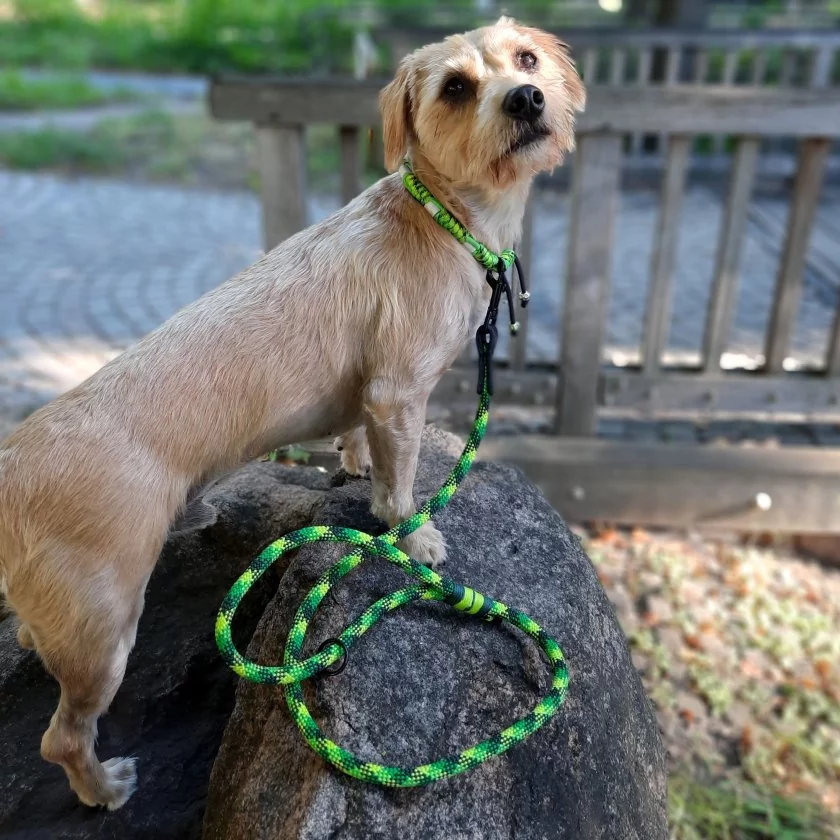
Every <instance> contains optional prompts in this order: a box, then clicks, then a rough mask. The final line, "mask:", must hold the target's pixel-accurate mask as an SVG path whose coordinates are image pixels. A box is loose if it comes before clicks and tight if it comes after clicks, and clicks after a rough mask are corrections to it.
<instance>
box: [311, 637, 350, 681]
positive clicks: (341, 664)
mask: <svg viewBox="0 0 840 840" xmlns="http://www.w3.org/2000/svg"><path fill="white" fill-rule="evenodd" d="M330 645H338V646H339V647H340V648H341V659H339V660H338V662H333V664H332V665H327V667H326V668H324V670H323V671H321V673H322V674H325V675H326V676H328V677H337V676H338V675H339V674H340V673H341V672H342V671H343V670H344V669H345V668H346V667H347V646H346V645H345V644H344V642H342V641H341V639H326V640H325V641H324V642H323V643H322V644H321V647H319V648H318V650H317V653H322V652H323V651H324V650H326V649H327V648H328V647H329V646H330Z"/></svg>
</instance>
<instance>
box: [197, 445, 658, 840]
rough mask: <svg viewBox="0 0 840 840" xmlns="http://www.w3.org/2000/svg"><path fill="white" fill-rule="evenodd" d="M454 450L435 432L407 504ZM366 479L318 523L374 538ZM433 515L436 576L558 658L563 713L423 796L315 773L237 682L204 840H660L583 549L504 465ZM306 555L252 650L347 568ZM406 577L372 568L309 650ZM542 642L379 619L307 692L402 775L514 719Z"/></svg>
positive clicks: (428, 614) (476, 477) (272, 650)
mask: <svg viewBox="0 0 840 840" xmlns="http://www.w3.org/2000/svg"><path fill="white" fill-rule="evenodd" d="M459 451H460V444H459V443H458V441H457V440H456V439H454V438H452V437H451V436H449V435H446V434H444V433H441V432H437V431H434V430H432V429H427V431H426V434H425V436H424V445H423V452H422V455H421V468H420V471H419V474H418V480H417V484H416V486H415V493H416V495H417V496H418V498H425V497H427V496H428V495H430V494H431V493H433V492H434V491H435V490H436V489H437V487H438V486H439V484H440V483H441V481H442V480H443V478H444V476H445V475H446V473H447V471H448V469H449V468H450V467H451V465H452V464H453V463H454V460H455V457H456V456H457V454H458V453H459ZM369 493H370V485H369V483H368V482H367V481H364V480H350V481H348V482H347V483H345V484H344V485H343V486H340V487H337V488H336V489H334V490H332V491H331V492H330V493H329V494H328V495H327V497H326V500H325V504H324V507H323V509H322V510H321V511H320V513H319V519H318V522H325V523H332V524H341V525H350V526H353V527H358V528H363V529H366V530H373V532H381V530H382V526H381V523H377V522H376V520H374V519H372V517H371V516H370V514H369V512H368V503H369ZM437 522H438V524H439V526H440V528H441V530H442V531H443V533H444V535H445V536H446V538H447V540H448V543H449V560H448V564H447V566H446V569H445V571H446V573H447V574H449V575H450V576H452V577H454V578H455V579H456V580H459V581H461V582H464V583H467V584H469V585H471V586H474V587H475V588H477V589H478V590H479V591H481V592H484V593H486V594H488V595H491V596H493V597H497V598H499V599H501V600H502V601H504V602H505V603H508V604H510V605H512V606H517V607H519V608H521V609H523V610H525V611H526V612H527V613H528V614H529V615H531V616H532V617H533V618H534V619H535V620H536V621H538V622H539V623H540V624H542V626H543V627H545V628H546V630H547V631H548V632H549V633H550V634H552V635H553V636H554V637H555V638H556V639H557V640H558V641H559V642H560V644H561V646H562V647H563V649H564V651H565V653H566V656H567V658H568V660H569V664H570V670H571V675H572V683H571V687H570V691H569V694H568V697H567V701H566V704H565V706H564V708H563V709H562V710H561V712H560V714H559V715H558V716H557V717H556V718H555V719H553V720H552V721H551V722H549V723H548V724H547V725H546V726H545V727H544V728H543V729H542V730H540V731H539V732H538V733H536V734H535V735H533V736H532V737H531V738H529V739H528V740H526V741H525V742H524V743H522V744H520V745H518V746H516V747H514V748H513V749H511V750H510V751H509V752H508V753H506V754H505V755H504V756H501V757H498V758H494V759H491V760H490V761H488V762H487V763H486V764H484V765H482V766H481V767H479V768H478V769H476V770H474V771H472V772H470V773H467V774H465V775H462V776H459V777H457V778H455V779H451V780H447V781H443V782H438V783H436V784H433V785H431V786H429V787H426V788H420V789H414V790H407V791H392V790H385V789H383V788H380V787H376V786H372V785H365V784H363V783H361V782H357V781H355V780H353V779H351V778H349V777H346V776H344V775H343V774H341V773H339V772H337V771H334V770H333V769H332V768H330V767H328V766H327V765H325V764H324V763H323V762H322V760H321V759H320V758H319V757H317V756H316V755H315V754H314V753H313V752H312V751H311V750H310V749H309V748H308V746H307V745H306V744H305V743H304V742H303V741H302V739H301V737H300V735H299V734H298V731H297V729H296V727H295V726H294V723H293V722H292V720H291V718H290V716H289V714H288V711H287V709H286V705H285V700H284V696H283V693H282V691H281V690H278V689H276V688H270V687H266V686H255V685H252V684H248V683H244V682H243V683H241V684H240V686H239V687H238V689H237V700H236V707H235V710H234V712H233V715H232V717H231V720H230V723H229V724H228V727H227V730H226V732H225V736H224V741H223V743H222V748H221V751H220V753H219V756H218V758H217V760H216V763H215V765H214V768H213V774H212V777H211V783H210V791H209V795H208V802H207V811H206V814H205V821H204V838H205V840H239V838H266V839H268V838H271V839H272V840H275V838H276V840H286V838H289V840H291V839H292V838H294V840H327V838H330V840H353V839H354V838H360V839H361V838H366V840H367V838H383V840H384V839H385V838H387V839H388V840H391V838H394V837H400V838H404V839H405V840H410V838H432V837H447V838H451V839H452V840H459V839H460V838H474V837H476V838H477V837H480V838H482V840H496V838H499V839H500V840H501V838H511V837H513V838H516V840H530V838H534V840H536V838H575V840H588V838H614V840H633V839H634V838H639V840H660V838H665V837H667V827H666V797H665V785H666V771H665V758H664V752H663V748H662V744H661V741H660V735H659V731H658V728H657V724H656V720H655V717H654V714H653V711H652V708H651V706H650V704H649V702H648V700H647V699H646V697H645V695H644V693H643V690H642V686H641V682H640V680H639V677H638V675H637V674H636V672H635V670H634V668H633V666H632V663H631V661H630V657H629V654H628V649H627V643H626V641H625V638H624V636H623V635H622V633H621V631H620V629H619V627H618V624H617V622H616V619H615V615H614V612H613V609H612V607H611V606H610V604H609V602H608V601H607V599H606V596H605V595H604V592H603V590H602V588H601V586H600V584H599V583H598V580H597V578H596V575H595V572H594V570H593V568H592V565H591V564H590V562H589V560H588V559H587V557H586V556H585V554H584V553H583V552H582V550H581V548H580V546H579V543H578V540H577V538H576V537H574V536H573V535H572V534H571V532H570V531H569V530H568V529H567V528H566V526H565V524H564V523H563V522H562V520H561V519H560V517H559V516H558V515H557V514H556V513H555V512H554V511H553V510H552V508H551V507H550V506H549V504H548V502H547V501H546V500H545V499H544V498H543V497H542V495H541V494H540V493H539V491H538V490H537V489H536V488H535V487H534V486H533V485H531V484H530V483H529V482H528V481H526V480H525V479H524V478H523V477H522V475H521V474H520V473H519V472H518V471H517V470H515V469H513V468H511V467H507V466H500V465H493V464H481V463H480V464H477V465H476V466H475V467H474V469H473V472H472V473H471V475H470V477H469V478H468V479H467V481H466V482H465V484H464V486H463V487H462V488H461V490H460V491H459V493H458V494H457V495H456V496H455V497H454V499H453V500H452V502H451V503H450V505H449V506H448V507H447V508H446V509H445V511H443V512H442V513H441V514H440V515H439V516H438V517H437ZM341 553H342V549H341V547H340V546H333V545H328V544H318V545H315V546H310V547H307V548H304V549H302V550H301V551H300V552H299V554H298V555H297V557H296V558H295V559H294V560H292V561H291V563H290V565H289V567H288V569H287V571H286V573H285V575H284V577H283V580H282V585H281V586H280V588H279V590H278V592H277V594H276V596H275V598H274V600H273V601H272V602H271V604H270V605H269V607H268V609H267V610H266V612H265V614H264V616H263V619H262V621H261V622H260V624H259V627H258V629H257V632H256V633H255V635H254V638H253V640H252V642H251V645H250V647H249V649H248V650H249V656H250V657H251V658H253V659H256V660H258V661H260V662H270V663H277V662H279V661H280V660H281V658H282V651H283V647H284V643H285V638H286V634H287V630H288V627H289V624H290V621H291V617H292V614H293V612H294V610H295V608H296V607H297V605H298V604H299V602H300V601H301V599H302V598H303V596H304V595H305V593H306V591H308V589H309V588H310V587H311V586H312V584H313V583H314V582H315V580H316V579H317V577H318V576H319V575H320V573H321V572H322V571H323V570H324V569H325V568H326V567H327V566H328V565H329V564H331V563H332V562H334V561H335V560H336V559H338V557H339V556H341ZM404 583H405V578H404V576H403V575H402V574H401V573H400V572H399V571H398V570H396V569H393V568H391V567H385V566H384V565H383V563H382V562H381V561H371V562H370V563H369V564H368V565H367V566H366V567H365V568H363V569H362V570H357V571H356V572H355V573H354V574H352V575H351V576H350V577H349V578H348V579H345V581H344V582H343V584H342V585H341V586H340V587H339V588H338V589H337V590H336V591H335V592H334V593H333V594H331V595H330V596H328V597H327V599H326V600H325V602H324V605H323V609H322V611H321V613H319V615H318V616H316V618H315V620H314V621H313V623H312V628H311V633H310V637H309V642H308V650H309V651H313V650H314V649H315V648H316V647H317V646H318V644H320V642H321V641H322V640H323V639H325V638H327V637H330V636H333V635H336V634H337V632H339V631H340V630H341V629H342V628H343V627H344V626H346V624H347V623H349V622H350V621H351V620H353V619H354V618H355V617H356V616H357V615H358V614H359V613H360V612H361V611H362V610H363V609H364V607H366V606H367V605H368V604H370V603H371V602H372V601H373V600H375V598H377V597H378V596H380V595H381V594H383V593H385V592H386V591H389V590H392V589H396V588H398V587H400V586H402V585H404ZM547 675H548V670H547V667H546V665H545V663H544V662H543V661H542V658H541V657H540V656H539V655H538V653H537V651H536V648H535V647H534V646H533V645H532V644H531V643H530V641H529V640H526V639H525V638H524V637H522V636H521V635H520V634H518V633H517V632H516V631H514V630H512V629H511V628H509V627H508V626H507V625H504V626H502V627H489V626H487V625H486V624H484V623H483V622H479V621H477V620H475V619H470V618H468V617H464V616H461V615H459V614H457V613H455V612H454V611H451V610H449V609H447V608H443V607H440V606H439V605H428V604H426V605H413V606H409V607H406V608H404V609H403V610H400V611H398V612H397V613H394V614H392V615H390V616H389V617H387V618H386V619H385V620H384V621H383V623H382V624H381V625H378V626H377V627H376V628H375V629H374V630H372V631H371V632H370V633H369V634H368V635H367V636H365V637H364V639H362V640H361V641H360V642H359V643H358V644H357V646H356V647H355V648H353V649H352V650H351V652H350V656H349V662H348V665H347V669H346V671H345V672H344V673H343V674H342V675H341V676H339V677H334V678H316V679H315V680H313V681H312V682H311V683H310V684H309V685H308V686H307V687H306V689H305V692H306V696H307V699H308V702H309V704H310V709H311V710H312V712H313V714H314V715H315V717H316V719H318V721H319V723H320V724H321V725H322V726H323V728H324V730H325V732H326V733H327V734H328V735H330V736H331V737H333V738H334V739H335V740H337V741H338V742H339V743H340V744H342V745H343V746H345V747H347V748H348V749H350V750H351V751H353V752H355V753H357V754H359V755H360V756H361V757H363V758H366V759H369V760H372V761H377V762H380V763H386V764H400V765H403V766H410V765H415V764H419V763H424V762H426V761H428V760H432V759H434V758H437V757H440V756H442V755H450V754H452V753H454V752H457V751H459V750H461V749H463V748H465V747H467V746H469V745H471V744H473V743H475V742H477V741H479V740H482V739H483V738H485V737H487V736H488V735H490V734H493V733H495V732H497V731H498V730H499V729H501V728H503V727H504V726H505V725H507V724H508V723H510V722H511V721H512V720H513V719H514V718H518V717H521V716H522V715H523V714H524V713H526V712H527V711H528V710H529V709H530V708H531V707H532V706H533V705H534V704H535V703H536V702H537V701H538V698H539V696H540V695H541V694H542V693H544V691H545V690H546V688H547V682H548V679H547Z"/></svg>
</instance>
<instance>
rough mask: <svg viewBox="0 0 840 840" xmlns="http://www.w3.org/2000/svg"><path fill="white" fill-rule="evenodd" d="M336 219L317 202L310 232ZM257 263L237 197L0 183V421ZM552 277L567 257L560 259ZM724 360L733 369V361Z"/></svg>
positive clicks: (554, 283) (762, 252)
mask: <svg viewBox="0 0 840 840" xmlns="http://www.w3.org/2000/svg"><path fill="white" fill-rule="evenodd" d="M567 201H568V197H567V195H565V194H564V193H560V192H545V193H543V194H541V196H540V198H539V200H538V204H537V213H536V221H535V236H536V239H535V260H534V267H533V268H532V278H531V283H532V287H533V290H534V298H535V301H536V302H537V305H535V306H534V307H533V309H532V313H533V314H532V316H531V318H532V324H531V330H530V333H529V340H528V348H529V353H530V354H531V355H532V356H533V357H534V358H537V359H543V360H550V359H553V358H556V355H557V348H558V340H559V326H558V323H559V319H558V313H559V309H560V306H561V304H562V277H561V272H560V271H558V269H557V267H556V266H557V264H558V256H557V255H558V254H562V253H563V249H564V248H565V239H566V229H567V212H566V210H567ZM337 206H338V202H337V199H336V198H330V197H317V198H313V199H312V201H311V205H310V217H311V219H312V220H315V219H318V218H322V217H323V216H324V215H326V214H327V213H329V212H331V211H332V210H333V209H334V208H335V207H337ZM656 206H657V196H656V194H655V193H653V192H650V191H643V190H636V191H632V192H627V193H624V194H623V195H622V203H621V209H620V213H619V219H618V225H617V243H616V254H615V263H614V265H615V268H614V273H613V278H614V279H613V293H612V298H611V303H610V318H609V329H608V336H607V344H608V348H607V349H608V354H609V356H610V357H611V358H613V359H616V360H618V361H626V360H628V359H631V358H632V357H633V356H634V354H635V353H636V352H637V349H638V344H639V340H640V337H641V327H642V324H641V318H642V314H643V311H644V305H645V297H646V290H647V277H648V274H649V264H650V251H651V245H652V241H653V231H654V226H655V224H656ZM721 210H722V206H721V199H720V197H719V196H718V195H716V194H715V193H714V192H713V191H712V190H711V189H709V188H706V187H693V188H692V189H690V190H689V192H688V194H687V196H686V201H685V207H684V212H683V220H682V229H681V239H680V247H679V255H678V266H677V280H676V287H675V294H674V316H673V319H672V329H671V339H670V342H669V346H670V348H671V349H672V350H674V351H676V352H678V353H680V354H683V355H684V354H688V355H690V354H691V353H692V352H695V353H696V351H697V350H698V349H699V347H700V344H701V341H702V328H703V315H704V312H705V306H706V304H707V302H708V297H709V288H710V283H711V276H712V271H713V266H714V252H715V248H716V244H717V235H718V227H719V225H720V219H721ZM785 212H786V205H785V202H784V201H782V200H781V199H775V198H761V199H757V200H756V201H755V202H754V208H753V214H752V219H751V223H750V226H749V231H748V238H747V242H746V246H745V250H744V259H743V262H742V276H741V283H740V292H739V303H738V309H737V313H736V319H735V327H734V330H733V334H732V340H731V342H730V349H731V350H732V351H733V352H734V353H737V354H744V356H745V357H746V358H747V359H752V360H755V359H756V358H758V356H759V354H760V352H761V347H762V343H763V334H764V330H765V327H766V323H767V318H768V315H769V307H770V295H771V291H772V288H773V285H774V281H775V272H776V265H777V262H778V255H779V250H780V248H781V244H782V231H783V226H784V220H785ZM838 219H840V194H838V193H837V192H836V191H834V192H832V191H831V190H828V191H827V192H826V195H825V196H824V198H823V201H822V204H821V206H820V211H819V227H818V231H817V235H816V236H815V237H814V240H813V242H812V246H811V249H810V251H809V265H808V271H807V273H806V278H805V289H804V293H803V302H802V307H801V311H800V318H799V324H798V327H797V333H796V340H795V350H796V355H797V357H798V358H800V359H804V360H810V361H817V360H819V359H820V358H821V354H823V353H824V349H825V343H826V339H827V332H828V329H829V327H830V324H831V320H832V317H833V311H834V308H835V306H836V304H837V300H838V284H839V283H840V222H838ZM259 253H260V220H259V203H258V200H257V198H256V197H255V196H253V195H251V194H247V193H223V192H210V191H202V190H194V189H183V188H177V187H167V186H150V185H144V184H130V183H123V182H119V181H112V180H106V179H95V178H78V179H72V180H68V179H62V178H60V177H55V176H51V175H31V174H16V173H9V172H0V407H2V408H3V409H4V413H5V414H7V415H8V414H9V413H20V412H24V411H26V410H28V409H30V408H32V407H34V406H36V405H38V404H40V403H41V402H43V401H44V400H46V399H49V398H51V397H52V396H54V395H55V394H57V393H59V392H61V391H62V390H64V389H66V388H69V387H71V386H72V385H74V384H76V383H77V382H79V381H81V380H82V379H83V378H85V377H86V376H88V375H89V374H90V373H92V372H93V371H94V370H96V369H97V368H98V367H99V366H100V365H102V364H103V363H104V362H105V361H107V360H108V359H109V358H111V357H113V356H114V355H115V354H116V353H118V352H119V351H120V350H122V349H123V348H125V347H126V346H128V345H129V344H131V343H133V342H134V341H136V340H137V339H138V338H139V337H140V336H142V335H144V334H145V333H147V332H148V331H150V330H151V329H153V328H154V327H155V326H157V325H158V324H159V323H161V322H162V321H163V320H165V319H166V318H167V317H168V316H169V315H171V314H172V313H174V312H175V311H177V310H178V309H179V308H181V307H182V306H184V305H185V304H187V303H189V302H190V301H191V300H193V299H195V298H196V297H198V296H199V295H201V294H202V293H203V292H205V291H207V290H208V289H210V288H212V287H213V286H215V285H217V284H219V283H221V282H222V281H224V280H225V279H227V278H228V277H230V276H232V275H233V274H235V273H236V272H237V271H239V270H240V269H242V268H244V267H245V266H247V265H248V264H249V263H250V262H252V261H253V260H254V259H255V258H256V257H257V256H258V255H259ZM559 264H560V265H561V266H562V265H563V261H562V259H561V260H560V261H559ZM732 358H733V359H734V358H736V357H734V356H733V357H732Z"/></svg>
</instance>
